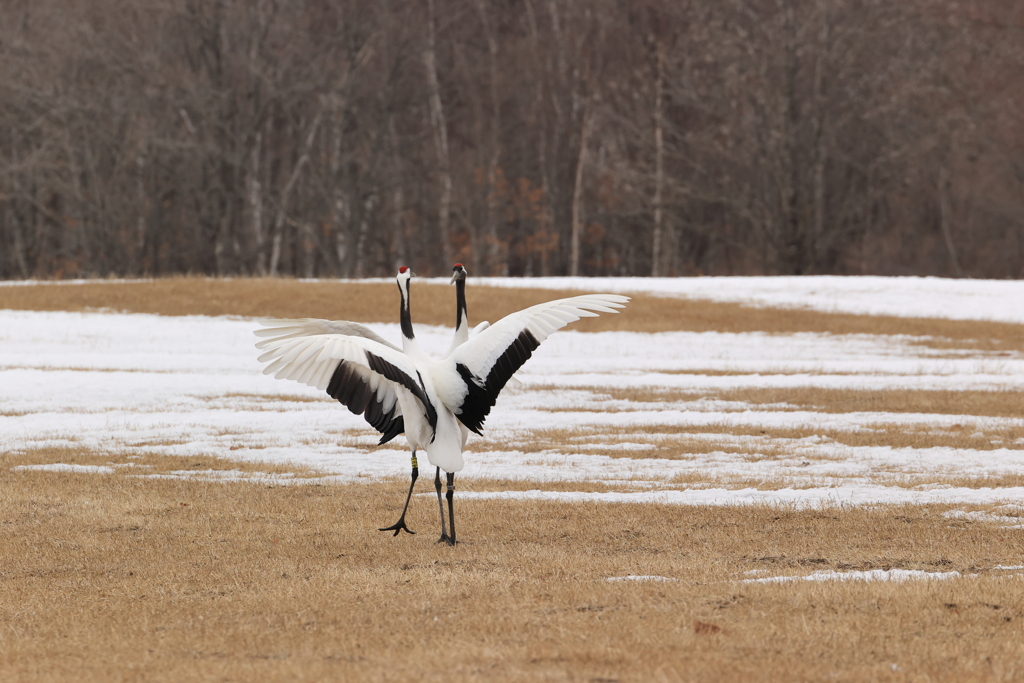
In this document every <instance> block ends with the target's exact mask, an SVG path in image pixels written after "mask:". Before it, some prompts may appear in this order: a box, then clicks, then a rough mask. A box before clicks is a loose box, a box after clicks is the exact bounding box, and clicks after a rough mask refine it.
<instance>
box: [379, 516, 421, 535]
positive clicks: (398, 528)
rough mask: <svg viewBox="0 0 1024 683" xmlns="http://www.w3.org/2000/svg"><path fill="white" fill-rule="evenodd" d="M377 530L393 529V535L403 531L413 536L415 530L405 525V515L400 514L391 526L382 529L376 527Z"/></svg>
mask: <svg viewBox="0 0 1024 683" xmlns="http://www.w3.org/2000/svg"><path fill="white" fill-rule="evenodd" d="M377 531H394V532H395V534H394V535H395V536H397V535H398V534H400V533H401V532H403V531H404V532H405V533H407V534H412V535H414V536H415V535H416V532H415V531H413V530H411V529H410V528H409V527H407V526H406V525H405V515H402V516H401V517H400V518H399V519H398V521H397V522H395V523H394V524H392V525H391V526H386V527H384V528H383V529H377Z"/></svg>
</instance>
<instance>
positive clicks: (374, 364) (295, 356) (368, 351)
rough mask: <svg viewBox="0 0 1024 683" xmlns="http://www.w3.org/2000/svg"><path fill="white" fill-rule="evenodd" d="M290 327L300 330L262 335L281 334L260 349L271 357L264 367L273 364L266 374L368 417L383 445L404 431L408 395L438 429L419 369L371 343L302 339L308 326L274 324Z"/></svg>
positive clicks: (353, 338)
mask: <svg viewBox="0 0 1024 683" xmlns="http://www.w3.org/2000/svg"><path fill="white" fill-rule="evenodd" d="M289 322H294V323H299V325H287V324H276V325H275V326H274V327H273V328H271V329H268V330H257V332H256V333H257V334H260V333H262V334H261V336H267V335H270V334H274V333H278V334H279V336H273V337H270V338H268V339H264V340H263V341H261V342H259V343H257V344H256V348H258V349H262V350H264V351H265V352H264V353H263V355H261V356H260V357H259V361H260V362H261V363H267V362H269V363H270V364H269V365H267V367H265V368H264V369H263V374H265V375H270V374H273V375H274V377H276V378H277V379H289V380H294V381H296V382H302V383H303V384H307V385H309V386H313V387H316V388H317V389H320V390H323V391H326V392H327V394H328V395H330V396H331V397H332V398H335V399H337V400H338V401H340V402H341V403H342V404H343V405H345V406H346V407H347V408H348V409H349V410H350V411H352V412H353V413H354V414H357V415H359V414H362V415H363V416H364V418H365V419H366V421H367V422H369V423H370V425H371V426H373V427H374V429H376V430H377V431H379V432H381V433H382V434H383V435H384V437H383V438H382V440H381V443H384V442H385V441H388V440H390V439H392V438H394V437H395V436H397V435H398V434H401V433H402V432H403V431H404V419H403V417H402V409H401V407H400V404H399V397H400V396H402V395H404V394H408V395H409V396H410V397H411V398H415V399H416V400H417V401H418V402H419V404H420V406H421V407H422V409H423V412H424V415H425V417H426V419H427V421H428V422H429V423H430V426H431V429H434V428H435V427H436V424H437V414H436V412H435V410H434V407H433V405H432V404H431V403H430V401H429V400H428V399H427V396H426V390H425V388H424V387H423V384H422V381H421V380H420V376H419V373H418V371H417V369H416V366H415V364H413V362H412V361H411V360H410V359H409V358H408V357H407V356H406V355H405V354H403V353H402V352H401V351H399V350H397V349H395V348H394V347H392V346H390V345H385V344H381V343H379V342H377V341H374V340H373V339H367V338H365V337H356V336H348V335H343V334H317V333H306V334H304V335H303V334H301V333H297V332H296V331H295V330H296V328H297V327H301V324H302V323H304V322H305V321H274V323H289ZM414 405H415V404H414Z"/></svg>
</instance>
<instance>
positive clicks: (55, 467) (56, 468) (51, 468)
mask: <svg viewBox="0 0 1024 683" xmlns="http://www.w3.org/2000/svg"><path fill="white" fill-rule="evenodd" d="M11 469H12V470H37V471H40V472H76V473H82V474H113V473H114V468H113V467H104V466H102V465H68V464H65V463H62V462H55V463H51V464H48V465H18V466H17V467H12V468H11Z"/></svg>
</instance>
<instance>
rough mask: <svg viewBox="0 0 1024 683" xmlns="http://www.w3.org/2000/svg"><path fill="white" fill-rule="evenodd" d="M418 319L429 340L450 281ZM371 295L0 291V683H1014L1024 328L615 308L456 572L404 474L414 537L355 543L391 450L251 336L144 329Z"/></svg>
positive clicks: (485, 451) (425, 298)
mask: <svg viewBox="0 0 1024 683" xmlns="http://www.w3.org/2000/svg"><path fill="white" fill-rule="evenodd" d="M469 294H470V297H471V298H470V315H471V320H473V321H476V320H479V319H480V314H479V313H478V312H483V311H486V312H487V317H488V318H490V319H491V320H492V321H494V320H495V319H496V318H497V317H499V316H500V315H501V314H502V313H505V312H510V311H513V310H517V309H519V308H522V307H525V306H527V305H530V304H532V303H537V302H539V301H544V300H547V299H550V298H555V297H557V296H560V295H562V294H563V293H561V292H554V291H551V290H536V289H503V288H496V287H483V286H480V287H474V286H473V283H472V282H471V284H470V290H469ZM564 294H566V295H571V293H564ZM413 297H414V298H413V307H414V310H413V314H414V318H415V320H416V321H417V323H418V324H419V323H422V325H423V328H422V333H420V331H419V330H418V335H420V336H421V337H422V338H423V340H424V344H433V345H435V346H442V347H443V346H444V345H445V343H446V342H447V336H448V335H449V334H450V332H446V331H444V330H440V329H433V328H430V327H428V326H429V325H444V324H446V323H448V322H449V321H450V318H451V317H452V311H451V309H452V308H453V306H452V292H451V290H450V288H446V287H440V286H435V285H433V284H427V283H425V284H424V285H421V286H419V287H417V289H416V290H415V292H414V295H413ZM396 299H397V293H396V292H395V291H394V285H387V284H379V283H368V284H358V283H345V284H338V283H326V282H320V283H314V282H295V281H276V280H262V281H247V280H228V281H206V280H201V279H188V278H181V279H173V280H165V281H155V282H148V283H96V284H88V285H53V284H41V285H31V286H16V287H0V325H2V327H0V353H2V354H3V355H2V356H0V448H2V449H3V458H4V461H3V467H2V468H0V472H2V476H0V510H2V511H3V512H2V514H0V525H2V529H3V533H2V534H0V557H2V558H3V560H2V561H0V582H2V584H0V585H2V590H0V643H2V644H3V646H2V647H0V680H4V681H7V680H11V681H16V680H26V681H27V680H40V681H47V680H61V681H63V680H103V681H120V680H154V681H162V680H167V681H179V680H189V681H193V680H195V681H205V680H211V681H214V680H216V681H251V680H346V681H348V680H369V681H374V680H381V681H396V680H397V681H406V680H407V681H420V680H423V681H430V680H438V681H441V680H445V681H461V680H495V681H506V680H511V681H516V680H523V681H535V680H545V681H574V682H575V681H579V682H591V683H611V682H612V681H622V682H626V681H676V680H686V681H688V680H693V681H697V680H792V681H819V680H838V681H975V680H977V681H989V680H998V681H1014V680H1021V679H1022V678H1024V632H1022V631H1024V628H1022V626H1024V400H1022V398H1021V397H1022V392H1021V388H1022V386H1024V368H1022V366H1024V363H1022V361H1024V334H1022V333H1024V326H1021V325H1015V324H1010V323H994V322H979V321H951V320H943V319H934V318H933V319H915V318H909V319H908V318H897V317H886V316H866V315H849V314H836V313H821V312H815V311H810V310H788V309H787V310H783V309H765V308H747V307H743V306H740V305H737V304H731V303H711V302H707V301H695V300H687V299H681V298H672V297H655V296H651V295H638V296H636V297H635V298H634V301H633V302H631V304H630V305H629V307H627V309H626V310H625V311H624V313H623V314H621V315H619V316H602V317H601V318H598V319H594V320H587V321H582V322H583V323H584V324H582V325H580V327H579V329H580V330H585V333H582V334H573V333H559V334H558V335H555V336H553V337H552V338H551V339H550V340H549V341H548V342H545V344H544V345H543V346H542V347H541V349H540V350H538V353H537V355H536V357H535V358H534V359H531V361H530V363H528V364H527V366H525V367H524V369H523V377H524V381H525V382H526V385H525V387H524V388H522V389H520V390H519V391H518V392H516V393H514V394H510V395H509V396H504V397H503V398H502V400H501V401H500V402H499V404H498V406H497V407H496V408H495V411H494V413H493V414H492V416H491V417H490V418H489V419H488V429H487V431H486V432H485V437H484V438H482V439H480V438H474V439H473V440H471V441H470V444H469V453H468V454H467V461H468V465H467V468H466V470H465V471H464V473H463V474H461V475H460V476H459V478H458V479H457V485H458V489H457V493H456V506H457V508H456V514H457V522H458V524H459V535H460V539H461V540H462V542H461V543H460V544H459V546H457V547H456V548H454V549H453V548H448V547H447V546H439V545H436V544H435V543H434V540H435V539H436V537H437V529H436V526H437V521H436V514H437V513H436V504H435V502H434V501H433V492H432V486H431V485H430V484H429V483H428V484H427V485H424V484H422V483H421V484H420V488H419V492H420V494H426V495H420V496H418V497H416V498H414V501H413V506H412V508H411V512H410V517H409V524H410V526H411V527H412V528H413V529H414V530H416V531H417V532H418V533H417V534H416V535H415V536H408V535H403V536H402V537H400V538H392V537H391V536H390V534H383V533H380V532H378V531H376V528H377V527H380V526H385V525H387V524H390V523H391V522H393V521H394V518H395V517H397V515H398V512H399V510H400V507H401V503H402V501H403V498H404V489H405V485H406V481H407V479H406V477H407V472H406V468H407V467H408V454H407V453H406V452H403V449H404V442H403V440H402V439H399V440H398V441H399V442H403V443H400V444H398V445H397V446H395V447H394V448H388V447H385V448H382V449H377V450H373V449H372V444H373V443H374V442H375V438H374V437H373V434H372V432H371V430H369V429H368V428H366V427H365V426H364V425H361V424H360V423H359V422H358V421H357V420H355V419H354V418H353V417H352V416H351V415H348V413H347V411H345V410H344V409H342V408H341V407H340V406H338V405H337V404H336V403H332V402H331V401H330V400H329V399H326V398H321V397H319V396H317V395H316V393H315V392H313V391H312V390H306V388H305V387H301V386H299V385H290V384H288V383H284V382H275V381H273V380H271V379H268V378H263V377H258V376H257V373H258V364H256V362H255V358H254V357H255V353H254V352H252V350H251V344H252V341H254V338H252V337H251V333H250V332H249V330H251V328H253V327H254V324H253V323H252V322H251V321H250V320H248V319H242V320H236V319H233V318H212V319H202V318H186V317H181V318H156V317H153V316H147V315H141V314H158V315H162V316H191V315H215V316H241V317H243V318H247V317H250V316H260V315H267V316H280V315H288V316H307V315H308V316H317V317H332V318H347V319H353V320H362V321H367V322H379V323H393V321H394V319H395V318H396V317H397V310H395V309H397V303H396V301H395V300H396ZM19 311H21V312H23V313H19ZM35 312H39V313H35ZM42 312H50V313H42ZM67 312H84V313H81V314H79V313H67ZM111 312H115V313H111ZM382 312H383V313H382ZM125 313H135V314H140V315H125ZM392 314H393V315H392ZM392 328H393V325H392V326H388V325H384V326H382V327H381V329H382V330H384V331H385V332H388V331H390V332H394V330H393V329H392ZM392 336H395V335H392ZM638 345H639V347H640V350H639V351H636V352H635V353H634V352H632V351H630V349H632V348H637V347H638ZM421 464H422V463H421ZM431 474H432V473H431ZM427 478H428V479H429V478H430V477H427ZM868 579H889V580H873V581H871V580H868ZM900 579H903V580H900Z"/></svg>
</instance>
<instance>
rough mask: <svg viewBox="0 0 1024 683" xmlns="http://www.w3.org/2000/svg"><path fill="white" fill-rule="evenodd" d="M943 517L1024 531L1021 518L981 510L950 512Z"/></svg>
mask: <svg viewBox="0 0 1024 683" xmlns="http://www.w3.org/2000/svg"><path fill="white" fill-rule="evenodd" d="M942 516H943V517H947V518H949V519H966V520H968V521H971V522H987V523H990V524H999V525H1000V526H1002V527H1003V528H1006V529H1024V519H1022V518H1020V517H1009V516H1006V515H993V514H992V513H990V512H984V511H981V510H978V511H974V512H965V511H963V510H950V511H948V512H944V513H942Z"/></svg>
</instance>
